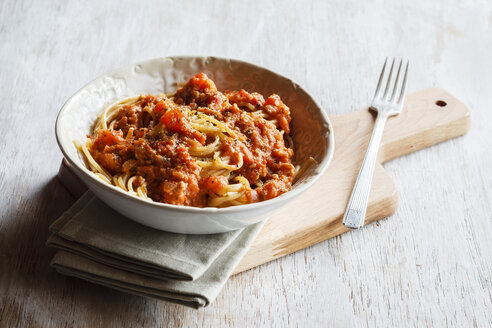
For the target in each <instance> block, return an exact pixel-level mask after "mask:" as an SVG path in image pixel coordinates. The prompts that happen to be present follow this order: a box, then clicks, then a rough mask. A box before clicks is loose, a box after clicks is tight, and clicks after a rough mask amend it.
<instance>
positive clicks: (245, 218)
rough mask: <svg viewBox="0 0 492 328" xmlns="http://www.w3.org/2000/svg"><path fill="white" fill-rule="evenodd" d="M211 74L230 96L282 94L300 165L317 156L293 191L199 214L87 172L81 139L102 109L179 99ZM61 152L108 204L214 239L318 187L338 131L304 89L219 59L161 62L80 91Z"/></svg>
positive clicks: (63, 120) (64, 118)
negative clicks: (127, 101) (180, 91)
mask: <svg viewBox="0 0 492 328" xmlns="http://www.w3.org/2000/svg"><path fill="white" fill-rule="evenodd" d="M199 72H204V73H206V74H207V75H208V76H209V77H210V78H211V79H212V80H213V81H214V82H215V83H216V85H217V88H218V90H220V91H224V90H226V89H230V90H238V89H241V88H242V89H245V90H247V91H251V92H252V91H256V92H259V93H261V94H262V95H264V96H265V97H268V96H269V95H271V94H273V93H276V94H278V95H279V96H280V97H281V99H282V100H283V101H284V103H285V104H287V106H289V107H290V109H291V116H292V122H291V130H292V132H291V136H292V139H293V141H294V153H295V155H294V163H295V164H301V165H302V163H304V162H305V161H306V160H307V159H309V157H313V158H314V160H315V162H314V164H312V165H310V166H309V168H308V169H307V170H306V171H305V172H304V173H303V174H302V175H301V176H300V177H299V178H298V180H297V181H296V182H295V183H294V185H293V187H292V189H291V190H290V191H288V192H286V193H284V194H282V195H280V196H278V197H276V198H273V199H270V200H267V201H263V202H258V203H253V204H247V205H239V206H233V207H226V208H213V207H206V208H196V207H189V206H179V205H171V204H164V203H158V202H151V201H147V200H144V199H141V198H139V197H136V196H133V195H130V194H128V193H126V192H124V191H123V190H121V189H119V188H117V187H115V186H112V185H109V184H108V183H106V182H104V181H102V180H101V179H99V178H98V177H96V175H95V174H94V173H93V172H91V171H90V170H89V169H88V168H86V166H85V164H84V162H83V160H82V158H81V157H80V155H79V154H78V152H77V149H76V148H75V145H74V143H73V141H74V140H79V141H81V142H83V141H85V139H86V136H87V134H90V132H91V128H92V126H93V124H94V122H95V120H96V118H97V116H98V114H99V113H100V112H101V111H102V109H103V108H104V107H105V106H106V105H108V104H109V103H112V102H114V101H115V100H117V99H121V98H125V97H129V96H135V95H139V94H144V93H147V94H158V93H168V92H173V91H175V90H176V89H177V88H178V83H183V82H186V81H188V79H189V78H190V77H192V76H194V75H195V74H196V73H199ZM56 138H57V141H58V145H59V147H60V149H61V151H62V153H63V155H64V157H65V159H66V160H67V161H68V163H69V164H70V166H71V167H72V168H73V171H74V172H75V174H76V175H77V176H78V177H79V178H80V179H81V180H82V181H83V182H84V183H85V184H86V185H87V187H88V188H89V189H90V190H91V191H92V192H93V193H94V194H95V195H96V196H97V197H99V198H100V199H101V200H102V201H104V202H105V203H106V204H107V205H109V206H110V207H112V208H113V209H115V210H116V211H118V212H119V213H121V214H123V215H124V216H126V217H128V218H130V219H132V220H134V221H136V222H139V223H141V224H143V225H146V226H149V227H152V228H156V229H160V230H164V231H171V232H176V233H186V234H211V233H220V232H226V231H231V230H237V229H241V228H244V227H246V226H248V225H251V224H254V223H257V222H259V221H262V220H264V219H266V218H267V217H268V216H269V214H270V213H272V212H273V211H275V209H277V208H279V207H281V206H282V205H285V204H286V203H288V202H289V201H292V200H293V199H294V198H295V197H297V196H299V195H300V194H301V193H302V192H304V191H305V190H306V189H308V188H309V187H310V186H311V185H313V184H314V183H315V182H316V180H317V179H318V178H319V177H320V175H321V174H323V173H324V172H325V170H326V168H327V167H328V164H329V163H330V161H331V158H332V156H333V150H334V136H333V128H332V125H331V122H330V120H329V118H328V116H327V115H326V114H325V112H324V111H323V110H322V109H321V108H320V106H319V105H318V104H317V103H316V101H315V100H314V99H313V98H312V97H311V96H310V95H309V93H308V92H307V91H305V90H304V89H303V88H302V87H301V86H300V85H299V84H297V83H295V82H293V81H292V80H290V79H288V78H286V77H283V76H281V75H279V74H277V73H274V72H272V71H270V70H268V69H265V68H262V67H259V66H257V65H253V64H250V63H247V62H243V61H239V60H234V59H225V58H217V57H166V58H155V59H151V60H148V61H144V62H141V63H137V64H134V65H131V66H128V67H124V68H121V69H118V70H115V71H113V72H111V73H108V74H104V75H102V76H100V77H98V78H97V79H95V80H94V81H92V82H90V83H88V84H87V85H86V86H84V87H83V88H82V89H80V90H79V91H77V92H76V93H75V94H74V95H73V96H72V97H70V99H68V101H67V102H66V103H65V104H64V105H63V107H62V108H61V110H60V112H59V114H58V117H57V120H56Z"/></svg>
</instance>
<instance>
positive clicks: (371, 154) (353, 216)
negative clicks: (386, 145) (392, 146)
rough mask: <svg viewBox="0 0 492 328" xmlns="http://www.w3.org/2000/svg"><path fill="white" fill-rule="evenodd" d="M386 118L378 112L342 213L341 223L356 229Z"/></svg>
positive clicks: (361, 218) (360, 222)
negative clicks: (345, 207) (352, 187)
mask: <svg viewBox="0 0 492 328" xmlns="http://www.w3.org/2000/svg"><path fill="white" fill-rule="evenodd" d="M387 119H388V115H387V114H386V113H378V115H377V118H376V123H375V125H374V129H373V130H372V135H371V140H370V141H369V146H368V147H367V151H366V155H365V156H364V160H363V161H362V166H361V168H360V171H359V174H358V175H357V180H356V181H355V185H354V189H353V190H352V194H351V195H350V199H349V202H348V205H347V209H346V210H345V214H344V215H343V224H344V225H345V226H346V227H348V228H351V229H358V228H361V227H362V226H363V225H364V220H365V218H366V210H367V202H368V200H369V193H370V191H371V183H372V176H373V174H374V167H375V166H376V160H377V157H378V150H379V144H380V143H381V138H382V137H383V131H384V126H385V124H386V120H387Z"/></svg>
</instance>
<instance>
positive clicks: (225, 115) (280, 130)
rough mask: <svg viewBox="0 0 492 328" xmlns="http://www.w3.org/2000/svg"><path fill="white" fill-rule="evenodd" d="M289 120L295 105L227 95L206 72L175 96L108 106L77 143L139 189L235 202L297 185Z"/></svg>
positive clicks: (156, 195) (110, 178) (106, 174)
mask: <svg viewBox="0 0 492 328" xmlns="http://www.w3.org/2000/svg"><path fill="white" fill-rule="evenodd" d="M289 124H290V110H289V108H288V107H287V106H286V105H285V104H284V103H283V102H282V101H281V99H280V97H278V96H277V95H272V96H270V97H269V98H268V99H267V100H264V98H263V97H262V96H261V95H260V94H258V93H248V92H247V91H245V90H239V91H226V92H224V93H222V92H220V91H218V90H217V88H216V86H215V84H214V83H213V81H212V80H210V79H209V78H208V77H207V76H206V75H205V74H203V73H200V74H197V75H196V76H194V77H192V78H191V79H190V81H188V82H187V83H186V84H185V85H184V86H182V87H181V88H180V89H179V90H178V91H177V92H176V93H175V94H173V95H167V96H166V95H164V94H160V95H157V96H153V95H140V96H136V97H130V98H125V99H122V100H119V101H116V102H114V103H112V104H110V105H108V106H107V107H106V108H104V109H103V111H102V112H101V113H100V115H99V117H98V119H97V121H96V122H95V124H94V127H93V131H92V133H91V134H90V135H89V136H88V138H87V140H86V141H85V143H81V142H78V141H74V143H75V145H76V147H77V149H78V150H79V152H80V154H81V157H82V158H83V160H84V162H85V164H86V166H87V168H88V169H90V170H91V171H92V172H93V174H95V175H96V176H97V177H99V178H101V179H102V180H103V181H105V182H106V183H108V184H111V185H114V186H116V187H118V188H121V189H123V190H124V191H126V192H128V193H130V194H132V195H135V196H138V197H141V198H144V199H147V200H149V201H158V202H164V203H169V204H175V205H187V206H198V207H205V206H213V207H227V206H235V205H242V204H248V203H252V202H258V201H263V200H267V199H271V198H274V197H276V196H278V195H280V194H282V193H284V192H286V191H288V190H290V188H291V185H292V181H293V179H294V176H295V172H296V169H295V168H294V166H293V164H292V162H291V159H292V157H293V149H292V147H293V145H292V139H291V138H290V137H289V133H290V126H289ZM286 143H287V144H288V146H286Z"/></svg>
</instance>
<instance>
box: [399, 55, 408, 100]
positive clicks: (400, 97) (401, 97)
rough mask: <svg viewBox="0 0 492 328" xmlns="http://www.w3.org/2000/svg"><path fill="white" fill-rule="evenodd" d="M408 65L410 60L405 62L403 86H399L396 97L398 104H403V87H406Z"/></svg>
mask: <svg viewBox="0 0 492 328" xmlns="http://www.w3.org/2000/svg"><path fill="white" fill-rule="evenodd" d="M409 64H410V60H407V66H406V67H405V75H403V84H402V86H401V91H400V95H399V96H398V104H401V103H402V102H403V98H404V96H405V87H406V86H407V75H408V65H409Z"/></svg>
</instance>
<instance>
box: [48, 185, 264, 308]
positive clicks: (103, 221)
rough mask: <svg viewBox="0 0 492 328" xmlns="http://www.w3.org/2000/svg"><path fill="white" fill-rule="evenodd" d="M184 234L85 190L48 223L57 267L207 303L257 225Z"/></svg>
mask: <svg viewBox="0 0 492 328" xmlns="http://www.w3.org/2000/svg"><path fill="white" fill-rule="evenodd" d="M262 226H263V223H257V224H255V225H252V226H250V227H247V228H245V229H242V230H237V231H232V232H226V233H220V234H213V235H185V234H176V233H171V232H164V231H160V230H156V229H152V228H149V227H145V226H143V225H140V224H138V223H136V222H133V221H131V220H129V219H127V218H125V217H123V216H122V215H121V214H119V213H117V212H116V211H114V210H113V209H111V208H110V207H109V206H107V205H106V204H104V203H103V202H102V201H100V200H99V199H98V198H96V197H95V196H94V195H93V194H92V193H91V192H86V193H85V194H84V195H83V196H82V197H81V198H80V199H79V200H78V201H77V202H76V203H75V204H74V205H73V206H72V207H71V208H70V209H69V210H68V211H67V212H65V213H64V214H63V215H62V216H61V217H60V218H58V219H57V220H56V221H55V222H53V224H52V225H51V226H50V230H51V232H52V233H53V234H52V235H51V236H50V237H49V239H48V241H47V245H48V246H52V247H56V248H58V249H60V250H59V251H58V252H57V253H56V255H55V257H54V258H53V260H52V261H51V266H53V267H54V268H55V269H56V270H57V271H58V272H60V273H63V274H66V275H70V276H75V277H79V278H82V279H85V280H88V281H91V282H93V283H96V284H101V285H105V286H108V287H111V288H115V289H118V290H122V291H125V292H128V293H131V294H138V295H143V296H150V297H156V298H159V299H162V300H166V301H169V302H173V303H178V304H183V305H187V306H190V307H194V308H200V307H203V306H207V305H209V304H210V302H212V301H213V300H214V299H215V297H216V296H217V295H218V293H219V292H220V290H221V288H222V286H223V285H224V284H225V282H226V281H227V279H228V278H229V276H230V274H231V273H232V271H233V270H234V268H235V267H236V265H237V264H238V263H239V261H240V260H241V258H242V257H243V256H244V254H245V253H246V251H247V250H248V248H249V246H250V245H251V243H252V242H253V241H254V239H255V238H256V236H257V234H258V233H259V231H260V230H261V228H262Z"/></svg>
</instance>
